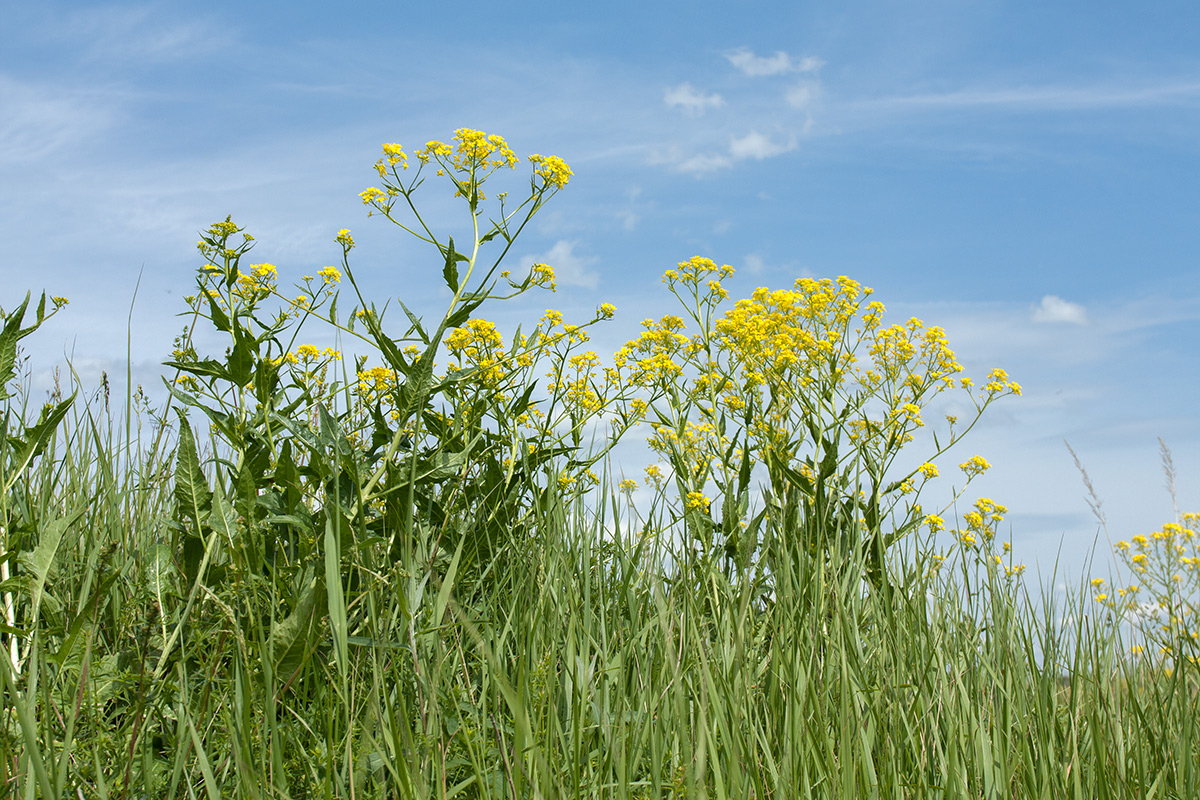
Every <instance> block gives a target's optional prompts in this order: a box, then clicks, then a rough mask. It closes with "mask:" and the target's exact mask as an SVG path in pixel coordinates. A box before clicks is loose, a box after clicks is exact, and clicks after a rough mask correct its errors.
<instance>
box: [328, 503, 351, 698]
mask: <svg viewBox="0 0 1200 800" xmlns="http://www.w3.org/2000/svg"><path fill="white" fill-rule="evenodd" d="M335 520H336V522H335ZM343 527H345V520H344V519H343V518H342V513H341V511H339V510H338V509H336V508H331V509H326V517H325V587H326V591H325V594H326V600H327V601H328V602H327V603H326V606H327V607H328V609H329V627H330V629H331V630H332V632H333V644H334V652H335V653H336V654H337V666H338V672H340V673H341V674H342V675H343V676H345V675H346V672H347V670H349V668H350V664H349V662H348V661H347V660H346V657H347V649H346V637H347V636H348V635H349V622H348V620H347V618H346V595H345V593H344V591H343V589H342V569H341V565H342V542H341V540H342V528H343Z"/></svg>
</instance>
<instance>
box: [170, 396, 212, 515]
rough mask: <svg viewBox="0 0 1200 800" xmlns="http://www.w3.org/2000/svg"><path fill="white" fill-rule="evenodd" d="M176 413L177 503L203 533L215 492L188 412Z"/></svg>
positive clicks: (176, 410) (178, 410)
mask: <svg viewBox="0 0 1200 800" xmlns="http://www.w3.org/2000/svg"><path fill="white" fill-rule="evenodd" d="M175 412H176V413H177V414H178V415H179V444H178V445H177V447H176V449H175V502H176V504H177V508H178V512H179V514H180V515H182V518H183V519H187V520H190V521H191V523H192V525H193V526H194V527H193V530H194V531H196V532H197V533H199V531H200V529H201V527H202V526H203V525H204V522H205V520H207V519H208V514H209V510H210V509H211V508H212V492H211V491H210V490H209V488H208V479H207V478H205V477H204V472H203V470H201V469H200V457H199V456H198V455H196V440H195V437H193V436H192V426H191V425H190V424H189V423H188V419H187V415H186V414H184V413H183V411H182V410H180V409H175ZM181 521H182V519H181Z"/></svg>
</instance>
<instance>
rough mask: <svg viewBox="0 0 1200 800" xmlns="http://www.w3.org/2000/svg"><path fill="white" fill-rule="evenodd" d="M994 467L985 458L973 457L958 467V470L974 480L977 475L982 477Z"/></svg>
mask: <svg viewBox="0 0 1200 800" xmlns="http://www.w3.org/2000/svg"><path fill="white" fill-rule="evenodd" d="M991 467H992V465H991V464H989V463H988V461H987V459H986V458H984V457H983V456H971V457H970V458H968V459H967V460H966V461H964V462H963V463H961V464H959V465H958V468H959V469H961V470H962V471H963V472H965V473H966V474H967V477H968V478H974V477H975V476H976V475H982V474H983V473H985V472H987V471H988V470H989V469H991Z"/></svg>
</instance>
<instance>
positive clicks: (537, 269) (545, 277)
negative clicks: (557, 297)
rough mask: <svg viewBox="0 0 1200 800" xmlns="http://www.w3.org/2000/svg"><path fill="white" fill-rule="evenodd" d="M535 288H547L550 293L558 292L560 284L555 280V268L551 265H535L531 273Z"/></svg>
mask: <svg viewBox="0 0 1200 800" xmlns="http://www.w3.org/2000/svg"><path fill="white" fill-rule="evenodd" d="M529 274H530V276H531V277H532V278H533V284H534V285H535V286H545V287H546V288H547V289H549V290H550V291H552V292H553V291H556V290H557V288H558V284H557V283H556V282H555V279H554V277H555V276H554V267H552V266H550V265H549V264H534V265H533V267H531V268H530V271H529Z"/></svg>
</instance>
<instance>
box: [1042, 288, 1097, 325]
mask: <svg viewBox="0 0 1200 800" xmlns="http://www.w3.org/2000/svg"><path fill="white" fill-rule="evenodd" d="M1033 321H1034V322H1069V323H1072V324H1074V325H1086V324H1087V322H1088V317H1087V310H1086V309H1085V308H1084V307H1083V306H1081V305H1079V304H1078V303H1068V302H1067V301H1066V300H1063V299H1062V298H1061V297H1056V296H1054V295H1052V294H1048V295H1046V296H1045V297H1043V298H1042V302H1041V303H1040V304H1039V305H1038V306H1037V307H1035V308H1034V309H1033Z"/></svg>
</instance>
